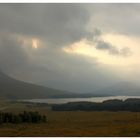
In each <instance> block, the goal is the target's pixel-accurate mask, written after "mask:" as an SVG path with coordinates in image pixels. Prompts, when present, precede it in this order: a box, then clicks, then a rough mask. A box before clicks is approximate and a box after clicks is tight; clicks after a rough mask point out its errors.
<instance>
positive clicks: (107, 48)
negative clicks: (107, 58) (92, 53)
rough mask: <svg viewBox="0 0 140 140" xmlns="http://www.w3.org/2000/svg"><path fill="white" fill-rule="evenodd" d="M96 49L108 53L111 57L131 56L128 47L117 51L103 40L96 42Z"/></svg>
mask: <svg viewBox="0 0 140 140" xmlns="http://www.w3.org/2000/svg"><path fill="white" fill-rule="evenodd" d="M96 49H99V50H104V51H108V52H109V53H110V54H112V55H121V56H130V55H131V54H132V52H131V51H130V49H129V48H128V47H123V48H122V49H118V48H117V47H116V46H113V45H112V44H110V43H108V42H105V41H103V40H100V41H97V42H96Z"/></svg>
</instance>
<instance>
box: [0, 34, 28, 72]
mask: <svg viewBox="0 0 140 140" xmlns="http://www.w3.org/2000/svg"><path fill="white" fill-rule="evenodd" d="M28 61H29V60H28V56H27V55H26V52H25V51H24V49H23V48H22V46H21V42H20V41H17V40H16V39H15V38H14V37H11V36H9V35H6V36H5V35H4V36H1V37H0V69H1V70H4V71H12V70H13V69H18V67H20V66H22V65H24V64H26V63H27V62H28Z"/></svg>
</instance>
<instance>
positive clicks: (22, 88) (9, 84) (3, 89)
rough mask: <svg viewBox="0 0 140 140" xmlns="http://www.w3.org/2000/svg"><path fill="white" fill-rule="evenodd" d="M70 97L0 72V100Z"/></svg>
mask: <svg viewBox="0 0 140 140" xmlns="http://www.w3.org/2000/svg"><path fill="white" fill-rule="evenodd" d="M64 96H72V93H69V92H65V91H61V90H55V89H51V88H47V87H43V86H38V85H35V84H30V83H26V82H23V81H19V80H16V79H14V78H11V77H9V76H8V75H6V74H4V73H2V72H0V98H4V99H5V98H6V99H32V98H53V97H55V98H57V97H64Z"/></svg>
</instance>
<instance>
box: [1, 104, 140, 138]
mask: <svg viewBox="0 0 140 140" xmlns="http://www.w3.org/2000/svg"><path fill="white" fill-rule="evenodd" d="M9 104H11V105H9ZM3 105H6V104H3ZM7 106H8V108H5V110H3V111H4V112H10V111H11V112H12V113H21V112H23V111H24V110H26V111H38V112H39V113H40V114H41V115H46V116H47V122H46V123H44V122H41V123H17V124H12V123H4V124H1V125H0V136H39V137H41V136H92V137H94V136H140V112H129V111H117V112H111V111H52V110H51V108H50V107H49V106H48V105H45V104H31V103H30V104H28V103H24V104H23V103H7ZM1 107H2V106H1Z"/></svg>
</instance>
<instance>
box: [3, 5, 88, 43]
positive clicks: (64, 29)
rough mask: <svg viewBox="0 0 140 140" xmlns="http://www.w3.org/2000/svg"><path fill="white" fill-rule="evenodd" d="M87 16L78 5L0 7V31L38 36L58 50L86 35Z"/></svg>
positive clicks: (85, 11) (86, 12)
mask: <svg viewBox="0 0 140 140" xmlns="http://www.w3.org/2000/svg"><path fill="white" fill-rule="evenodd" d="M89 18H90V15H89V13H88V11H87V10H86V9H85V8H84V6H83V5H81V4H1V5H0V19H1V25H0V29H1V30H6V31H9V32H15V33H17V34H25V35H30V36H37V37H38V36H39V37H41V38H43V39H44V40H47V41H48V42H49V43H50V44H53V46H61V45H65V44H69V43H73V42H75V41H78V40H80V39H81V38H83V37H85V36H86V35H88V31H87V29H86V25H87V23H88V21H89Z"/></svg>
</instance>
